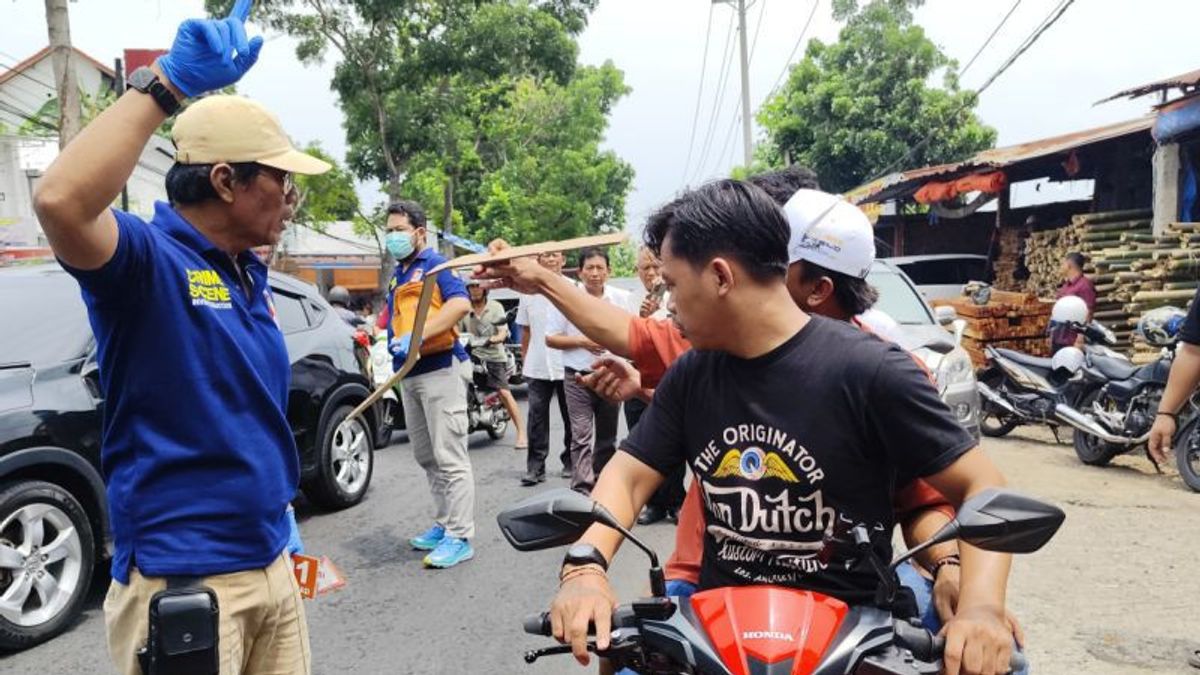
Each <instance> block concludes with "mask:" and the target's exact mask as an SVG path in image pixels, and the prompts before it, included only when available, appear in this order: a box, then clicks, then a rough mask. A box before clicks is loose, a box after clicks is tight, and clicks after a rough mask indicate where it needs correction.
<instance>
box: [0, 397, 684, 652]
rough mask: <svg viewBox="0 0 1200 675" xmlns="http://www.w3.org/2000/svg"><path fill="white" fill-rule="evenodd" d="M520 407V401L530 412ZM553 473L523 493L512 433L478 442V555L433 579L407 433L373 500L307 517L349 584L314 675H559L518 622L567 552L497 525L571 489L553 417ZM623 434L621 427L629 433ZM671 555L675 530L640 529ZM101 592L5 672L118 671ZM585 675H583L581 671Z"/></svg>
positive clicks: (630, 561) (636, 584) (328, 623)
mask: <svg viewBox="0 0 1200 675" xmlns="http://www.w3.org/2000/svg"><path fill="white" fill-rule="evenodd" d="M523 404H524V402H523V401H522V405H523ZM551 426H552V430H551V454H552V457H551V459H550V464H549V470H548V474H549V475H550V476H551V477H550V478H549V479H548V480H547V482H546V483H544V484H542V486H540V487H539V488H525V487H521V486H520V484H519V478H520V476H521V474H522V473H523V471H524V466H525V455H524V453H523V452H521V453H518V452H515V451H514V450H513V448H512V446H513V440H514V435H513V432H512V431H511V429H510V431H509V433H508V436H507V437H506V438H504V439H502V440H499V441H495V442H493V441H492V440H491V439H490V438H488V436H487V434H485V433H483V432H477V433H475V434H473V435H472V436H471V459H472V462H473V466H474V470H475V483H476V488H477V489H476V523H477V524H476V528H477V533H476V538H475V541H474V544H475V547H476V557H475V559H474V560H471V561H468V562H466V563H463V564H462V565H460V566H458V567H456V568H453V569H449V570H427V569H425V568H424V567H423V566H422V564H421V558H422V556H423V555H424V554H423V553H421V552H418V551H413V550H411V549H410V548H409V546H408V545H407V539H408V537H410V536H412V535H413V534H416V533H417V532H419V531H421V530H424V529H425V528H426V527H428V525H429V524H430V519H431V518H432V502H431V500H430V497H429V490H428V485H427V483H426V481H425V475H424V472H423V471H421V469H420V468H419V467H418V466H417V464H416V461H415V460H414V459H413V457H412V453H411V451H410V446H409V445H408V442H407V437H406V436H405V434H404V433H403V432H399V433H397V434H396V436H395V441H396V443H395V444H393V445H392V446H390V447H388V448H385V449H383V450H380V451H378V452H376V455H375V462H376V464H375V474H374V477H373V478H372V482H371V487H370V491H369V493H368V494H367V497H366V499H365V500H364V501H363V502H362V503H361V504H359V505H358V506H356V507H354V508H352V509H349V510H346V511H343V512H340V513H315V512H311V511H309V510H308V509H305V508H303V506H302V507H301V508H300V509H299V512H300V515H301V521H300V528H301V533H302V536H303V538H304V543H305V546H306V548H307V550H308V553H310V554H313V555H327V556H329V557H330V558H331V559H332V560H333V561H334V563H335V564H336V565H337V566H338V567H339V568H340V569H341V571H342V572H343V574H344V575H345V576H346V578H347V585H346V587H345V588H343V589H342V590H340V591H337V592H334V593H331V594H328V595H324V596H321V597H319V598H317V599H315V600H312V601H309V602H308V603H307V604H306V609H307V611H308V622H309V632H310V635H311V641H312V653H313V661H314V664H315V667H314V673H317V674H325V675H332V674H334V673H338V674H341V673H381V674H382V673H389V674H391V673H438V674H440V673H447V674H449V673H455V674H457V673H522V674H525V673H528V674H530V675H533V674H543V673H561V672H564V671H567V670H575V669H574V668H572V667H571V665H572V663H573V662H569V661H568V660H569V659H570V657H562V656H559V657H549V658H547V659H545V660H543V661H540V662H538V663H536V664H534V665H533V666H527V665H526V664H525V662H524V661H523V659H522V655H523V654H524V652H525V651H526V650H528V649H532V648H536V647H539V646H549V645H550V644H551V641H550V640H548V639H540V638H537V637H533V636H528V635H525V634H524V633H523V632H522V631H521V619H522V618H523V617H524V616H525V615H527V614H529V613H532V612H535V611H540V610H542V609H544V608H545V606H546V605H547V603H548V602H549V599H550V597H551V595H552V593H553V591H554V589H555V587H556V573H557V571H558V565H559V562H560V561H561V556H562V552H561V550H556V551H548V552H539V553H519V552H517V551H515V550H514V549H512V548H511V547H510V546H509V545H508V543H507V542H506V541H505V540H504V538H503V536H502V535H501V534H500V529H499V527H497V525H496V519H495V516H496V513H498V512H499V511H500V510H501V509H502V508H503V507H505V506H506V505H508V504H511V503H513V502H515V501H517V500H519V499H521V498H523V497H525V496H527V495H529V494H532V492H533V491H534V490H537V489H544V488H546V487H560V486H565V485H566V484H567V481H566V480H564V479H562V478H559V477H558V470H559V469H560V468H561V466H560V465H559V462H558V459H557V456H558V451H559V449H560V444H561V443H562V423H561V421H560V420H559V419H558V413H557V412H552V414H551ZM623 428H624V427H623V426H622V429H623ZM642 529H643V531H644V532H645V533H646V535H647V537H648V540H649V541H650V542H651V544H652V545H653V546H655V547H656V548H657V549H658V550H659V551H660V553H662V554H663V555H664V556H665V555H666V554H667V553H669V552H670V548H671V542H672V540H673V536H674V528H673V527H672V526H670V525H667V524H662V525H656V526H652V527H648V528H642ZM645 560H646V559H645V556H643V555H642V554H641V553H640V552H639V551H637V550H636V549H633V548H632V547H631V548H629V549H627V550H625V551H624V552H623V554H622V555H620V556H618V558H617V560H616V562H615V564H614V578H615V579H616V581H617V588H618V591H620V592H621V593H622V595H623V597H633V596H634V595H636V594H638V593H641V592H642V591H643V590H644V589H645V588H646V587H647V586H648V582H647V581H646V569H647V567H646V563H645ZM104 587H105V583H104V582H103V581H101V582H100V583H97V584H95V585H94V588H93V593H92V597H91V598H90V601H89V603H88V606H87V609H86V610H85V612H84V613H83V615H82V618H81V619H80V620H79V621H78V622H77V623H76V625H74V626H73V627H72V628H71V629H70V630H68V631H67V632H66V633H64V634H63V635H60V636H59V637H57V638H56V639H54V640H52V641H50V642H48V643H46V644H44V645H41V646H39V647H35V648H34V649H31V650H28V651H26V652H23V653H19V654H10V655H6V656H0V672H3V673H39V675H59V674H62V675H68V674H71V675H75V674H77V673H110V672H113V671H112V668H111V666H110V665H109V663H108V654H107V647H106V643H105V638H104V616H103V611H102V609H101V605H102V603H103V598H104ZM578 672H585V671H582V670H580V671H578Z"/></svg>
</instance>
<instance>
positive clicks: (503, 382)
mask: <svg viewBox="0 0 1200 675" xmlns="http://www.w3.org/2000/svg"><path fill="white" fill-rule="evenodd" d="M467 294H468V295H469V296H470V298H471V311H470V312H467V315H466V316H464V317H463V318H462V323H461V324H460V326H459V330H460V331H462V332H463V333H466V334H467V335H469V336H470V337H469V338H468V340H469V342H468V344H469V345H470V347H471V358H472V359H477V360H478V361H479V362H480V363H482V364H483V367H484V369H485V370H486V371H487V387H488V388H489V389H495V390H496V391H497V392H498V393H499V394H500V401H501V402H502V403H503V404H504V409H505V410H507V411H508V416H509V419H511V420H512V423H513V426H514V427H516V428H517V441H516V444H515V447H516V448H517V449H518V450H523V449H525V448H526V447H528V445H529V443H528V441H526V440H525V423H524V422H522V420H521V410H520V409H519V408H517V400H516V399H515V398H513V395H512V392H511V391H510V390H509V386H508V352H507V351H505V349H504V342H505V340H506V339H508V315H507V314H506V313H505V312H504V307H503V306H502V305H501V304H500V303H498V302H496V301H495V300H491V301H489V300H488V291H487V289H486V288H484V287H483V286H481V285H480V284H479V282H478V281H468V282H467Z"/></svg>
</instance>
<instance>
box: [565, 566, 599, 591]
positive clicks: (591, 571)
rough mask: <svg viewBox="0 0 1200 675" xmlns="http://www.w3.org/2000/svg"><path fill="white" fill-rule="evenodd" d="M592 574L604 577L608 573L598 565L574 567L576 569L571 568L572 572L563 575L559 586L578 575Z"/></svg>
mask: <svg viewBox="0 0 1200 675" xmlns="http://www.w3.org/2000/svg"><path fill="white" fill-rule="evenodd" d="M592 574H595V575H598V576H602V577H607V576H608V575H607V574H605V573H604V570H602V569H600V568H598V567H595V568H581V569H574V570H571V571H570V572H567V573H566V574H564V575H562V577H561V578H560V579H559V580H558V586H559V588H561V587H563V586H564V585H565V584H566V583H567V582H568V581H571V580H572V579H576V578H578V577H585V576H589V575H592Z"/></svg>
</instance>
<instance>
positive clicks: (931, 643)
mask: <svg viewBox="0 0 1200 675" xmlns="http://www.w3.org/2000/svg"><path fill="white" fill-rule="evenodd" d="M895 632H896V641H897V642H899V643H900V645H901V646H902V647H904V648H906V649H908V650H909V651H910V652H912V654H913V656H914V657H916V658H917V659H918V660H920V661H925V662H932V661H937V660H940V659H941V658H942V655H943V654H944V653H945V652H946V638H944V637H942V636H940V635H934V634H933V633H931V632H929V631H927V630H925V629H924V628H921V627H919V626H914V625H912V624H910V623H908V622H907V621H896V623H895ZM1027 665H1028V661H1026V660H1025V655H1024V654H1021V653H1020V652H1016V651H1014V652H1013V653H1012V656H1011V657H1009V659H1008V669H1009V671H1010V672H1014V673H1015V672H1020V671H1023V670H1025V667H1026V666H1027Z"/></svg>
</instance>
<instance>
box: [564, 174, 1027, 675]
mask: <svg viewBox="0 0 1200 675" xmlns="http://www.w3.org/2000/svg"><path fill="white" fill-rule="evenodd" d="M788 234H789V230H788V227H787V224H786V222H785V221H784V219H783V216H782V214H781V213H780V212H779V210H778V208H777V207H776V205H775V204H774V202H772V201H771V200H770V198H769V197H767V195H766V194H764V193H763V192H761V191H760V190H758V189H757V188H755V187H753V186H750V185H747V184H745V183H740V182H737V181H719V182H716V183H713V184H710V185H708V186H705V187H702V188H700V189H698V190H696V191H693V192H690V193H687V194H684V195H683V196H681V197H680V198H678V199H676V200H675V201H674V202H672V203H670V204H668V205H667V206H665V207H664V208H663V209H661V210H660V211H659V212H658V213H656V214H655V215H654V216H652V217H651V218H650V221H649V223H648V224H647V227H646V240H647V243H648V244H649V245H650V247H651V249H652V250H654V251H655V252H656V253H660V257H661V258H662V261H663V269H662V272H663V277H664V280H665V281H666V282H667V284H668V287H669V289H670V291H671V294H672V295H671V298H672V299H671V302H670V309H671V310H672V311H673V312H674V313H675V317H676V320H677V321H678V323H679V324H680V328H681V329H682V330H683V332H684V333H685V334H686V336H687V337H688V339H689V340H690V341H691V342H692V344H693V346H694V347H695V349H694V350H693V351H692V352H690V353H688V354H686V355H684V356H683V357H682V358H680V359H679V361H677V362H676V364H675V365H674V366H673V367H672V368H671V370H670V371H669V372H668V373H667V375H666V377H665V378H664V379H663V381H662V383H661V384H660V385H659V388H658V389H657V391H656V393H655V397H654V402H653V405H652V406H651V407H650V409H649V410H648V411H647V412H646V414H645V416H644V417H643V418H642V420H641V422H640V423H639V424H638V427H637V428H636V429H635V430H634V432H633V433H632V435H631V436H630V437H629V438H628V439H627V440H626V442H625V443H624V444H623V446H622V448H621V451H620V452H618V453H617V454H616V456H615V457H614V458H613V459H612V460H611V461H610V463H609V468H608V469H607V470H606V471H605V472H604V473H603V474H602V475H601V479H600V481H599V483H598V484H597V485H596V487H595V489H594V490H593V492H592V497H593V498H594V499H595V500H596V501H598V502H600V503H601V504H603V505H604V506H606V507H607V508H608V509H609V510H610V511H611V512H612V513H613V514H614V515H615V516H616V517H617V518H618V519H619V520H621V521H622V522H623V523H625V524H627V525H630V526H631V525H632V524H633V520H634V517H635V516H636V514H637V513H638V511H639V510H640V509H641V507H642V506H643V505H644V504H645V502H646V500H647V499H648V498H649V496H650V495H651V493H653V491H654V489H655V488H656V487H657V486H658V485H659V483H661V482H662V476H663V475H664V474H667V473H670V471H671V470H673V469H674V468H675V467H678V466H679V465H681V464H683V463H687V464H688V465H689V466H690V467H691V468H692V470H693V472H694V473H695V476H696V479H697V480H698V481H699V482H700V486H701V489H702V494H703V496H704V502H705V508H706V514H705V520H706V522H707V523H708V527H707V531H706V533H705V544H704V545H705V555H704V561H703V564H702V569H701V580H700V586H701V588H713V587H719V586H730V585H747V584H779V585H785V586H793V587H798V588H805V589H810V590H814V591H818V592H822V593H827V594H829V595H832V596H835V597H838V598H841V599H843V600H845V601H847V602H851V603H864V602H870V601H871V599H872V597H873V594H874V591H875V588H876V586H877V583H878V581H877V578H876V577H875V576H874V574H873V573H872V572H871V571H870V570H869V568H866V567H854V568H852V569H849V570H845V569H842V568H841V567H840V566H834V565H826V564H824V563H821V562H820V561H819V560H818V559H817V557H816V553H817V551H818V550H819V549H820V548H821V545H822V544H821V542H822V540H823V538H824V536H825V534H826V532H828V531H830V530H831V528H832V527H833V525H834V524H835V523H836V522H839V521H847V522H851V523H863V524H866V525H867V526H868V527H870V528H872V529H873V530H875V531H876V532H878V533H879V534H880V536H879V537H878V538H877V542H876V549H877V550H878V551H879V553H880V554H881V555H883V556H884V558H885V559H887V558H888V557H890V544H889V541H890V533H891V531H892V526H893V521H892V508H891V498H892V491H893V489H894V485H895V481H896V475H897V474H903V475H905V476H918V477H925V478H927V479H928V481H929V482H930V483H931V484H932V485H933V486H934V487H935V488H937V489H938V490H939V491H940V492H942V493H943V494H944V495H946V497H947V498H948V499H949V500H950V501H951V502H953V503H955V504H958V503H961V502H962V500H964V499H965V498H966V497H968V496H970V495H972V494H975V493H977V492H979V491H981V490H984V489H986V488H989V487H994V486H999V485H1002V484H1003V477H1002V476H1001V475H1000V473H999V471H998V470H997V469H996V468H995V467H994V466H993V465H992V463H991V462H990V461H989V460H988V459H987V458H986V456H984V455H983V453H982V452H981V451H979V450H978V449H975V447H974V441H973V439H972V438H971V437H970V436H969V435H968V434H966V433H965V432H964V431H963V430H962V429H961V427H959V426H958V424H957V423H956V422H955V420H954V418H953V416H952V415H951V414H950V412H949V410H947V409H946V407H945V405H944V404H943V403H942V402H941V401H940V400H939V399H938V397H937V392H936V391H934V390H933V388H932V387H930V386H929V385H928V382H927V380H926V376H925V374H924V373H923V372H922V371H921V370H920V369H919V368H918V367H917V366H916V364H915V363H914V362H913V361H912V359H911V357H910V356H908V355H907V354H906V353H905V352H904V351H903V350H901V349H900V348H898V347H895V346H892V345H890V344H888V343H885V342H883V341H881V340H878V339H875V338H873V337H871V336H868V335H865V334H863V333H862V332H861V331H858V330H856V329H854V328H852V327H850V326H849V325H846V324H844V323H841V322H837V321H833V320H830V319H824V318H820V317H810V316H808V315H807V314H805V313H804V312H803V311H801V310H800V308H799V307H797V306H796V305H795V304H794V303H793V302H791V299H790V296H789V295H788V291H787V288H786V286H785V284H784V275H785V273H786V270H787V255H788V252H787V243H788ZM767 307H769V308H772V310H771V311H767V312H765V311H763V308H767ZM620 541H621V537H620V535H619V534H617V533H616V532H614V531H612V530H609V529H607V528H604V527H601V526H596V527H593V528H591V529H590V530H589V531H588V532H587V534H585V535H584V537H583V539H582V540H581V543H583V544H587V545H591V546H593V547H594V548H595V551H594V554H595V555H598V556H600V557H602V558H603V559H604V560H611V559H612V556H613V554H614V553H615V551H616V549H617V547H618V546H619V545H620ZM1008 565H1009V556H1006V555H1002V554H994V553H988V552H984V551H981V550H979V549H975V548H973V547H970V546H965V545H964V546H963V547H962V579H963V580H962V595H961V597H960V601H959V613H958V614H957V615H956V616H955V617H954V618H953V619H952V620H951V621H950V622H948V623H947V624H946V633H945V635H946V638H947V650H946V670H947V672H949V673H958V672H966V673H982V672H988V673H990V672H1003V671H1004V670H1005V669H1007V665H1008V659H1009V654H1010V651H1011V644H1012V638H1011V633H1010V631H1009V629H1008V628H1007V627H1006V626H1005V624H1004V589H1005V582H1006V578H1007V574H1008ZM589 567H592V569H591V570H588V569H580V568H589ZM576 570H578V571H576ZM566 573H569V574H570V579H568V580H567V581H566V582H565V583H564V584H563V585H562V586H561V588H560V590H559V593H558V596H557V597H556V598H555V601H554V603H553V605H552V607H551V622H552V625H553V627H554V632H555V635H556V636H557V637H559V638H560V639H564V640H569V641H570V642H571V643H572V646H573V651H574V653H575V655H576V658H577V659H578V660H579V661H580V662H582V663H586V662H587V660H588V656H587V652H586V650H585V648H584V645H585V642H586V628H587V625H588V622H589V621H594V622H595V625H596V635H597V642H598V646H599V647H600V648H604V647H605V646H607V642H608V629H609V625H610V614H611V611H612V608H613V606H614V605H615V598H614V597H613V595H612V591H611V588H610V587H609V585H608V582H607V578H606V577H605V576H604V572H603V567H602V566H601V565H599V564H596V565H594V567H593V566H591V565H588V564H580V565H577V566H576V565H571V564H568V565H565V566H564V574H566ZM960 669H961V670H960Z"/></svg>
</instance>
